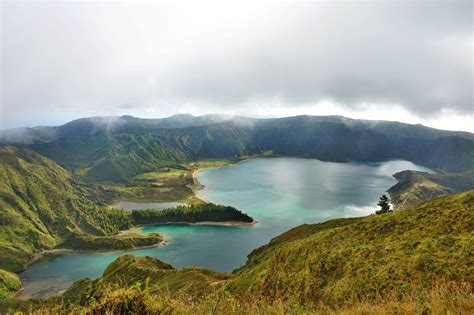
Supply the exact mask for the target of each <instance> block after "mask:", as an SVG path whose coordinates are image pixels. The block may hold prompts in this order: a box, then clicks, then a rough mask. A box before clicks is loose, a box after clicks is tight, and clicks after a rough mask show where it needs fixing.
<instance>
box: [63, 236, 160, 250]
mask: <svg viewBox="0 0 474 315" xmlns="http://www.w3.org/2000/svg"><path fill="white" fill-rule="evenodd" d="M161 241H163V238H162V237H161V235H160V234H158V233H150V234H146V235H144V234H139V233H122V234H117V235H111V236H92V235H89V234H81V235H77V234H72V235H71V236H70V237H69V238H68V239H67V240H66V241H65V242H64V243H62V244H61V248H68V249H74V250H88V251H89V250H91V251H92V250H93V251H101V250H127V249H134V248H140V247H146V246H155V245H158V244H159V243H160V242H161Z"/></svg>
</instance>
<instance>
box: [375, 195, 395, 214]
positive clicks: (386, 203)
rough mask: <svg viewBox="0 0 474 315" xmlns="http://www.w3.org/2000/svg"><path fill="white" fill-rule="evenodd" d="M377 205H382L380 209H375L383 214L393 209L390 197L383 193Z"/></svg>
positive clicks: (377, 212) (376, 212)
mask: <svg viewBox="0 0 474 315" xmlns="http://www.w3.org/2000/svg"><path fill="white" fill-rule="evenodd" d="M377 205H378V206H379V207H380V210H378V211H375V214H382V213H387V212H391V211H392V209H390V198H388V197H387V196H386V195H382V197H380V199H379V202H378V203H377Z"/></svg>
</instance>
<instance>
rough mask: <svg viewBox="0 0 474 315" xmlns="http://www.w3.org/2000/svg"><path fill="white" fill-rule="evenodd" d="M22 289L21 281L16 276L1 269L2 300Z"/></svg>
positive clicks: (0, 291)
mask: <svg viewBox="0 0 474 315" xmlns="http://www.w3.org/2000/svg"><path fill="white" fill-rule="evenodd" d="M20 287H21V281H20V278H19V277H18V276H17V275H16V274H14V273H13V272H9V271H6V270H2V269H0V299H4V298H8V297H11V296H12V295H14V294H15V293H16V292H17V291H18V290H20Z"/></svg>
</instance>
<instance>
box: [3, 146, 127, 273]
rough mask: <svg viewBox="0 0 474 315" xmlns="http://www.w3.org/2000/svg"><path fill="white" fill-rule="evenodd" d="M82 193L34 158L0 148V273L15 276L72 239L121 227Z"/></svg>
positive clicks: (68, 179)
mask: <svg viewBox="0 0 474 315" xmlns="http://www.w3.org/2000/svg"><path fill="white" fill-rule="evenodd" d="M93 198H94V196H93V194H92V192H91V191H89V190H88V189H87V187H85V186H83V185H81V183H80V182H77V181H76V180H75V179H74V178H72V177H71V175H70V173H68V172H67V171H66V170H64V169H63V168H61V167H60V166H58V165H57V164H56V163H54V162H53V161H51V160H49V159H47V158H45V157H43V156H41V155H39V154H38V153H35V152H32V151H29V150H25V149H19V148H15V147H11V146H7V147H3V148H0V268H4V269H7V270H13V271H18V270H21V269H23V268H24V267H25V265H26V264H27V263H28V262H29V261H30V260H31V259H32V258H33V256H34V254H35V253H36V252H38V251H41V250H44V249H49V248H52V247H55V246H56V245H58V244H60V243H61V242H62V241H64V240H65V239H67V237H69V236H70V235H71V233H85V234H92V235H108V234H113V233H116V232H117V231H118V227H119V226H120V224H122V223H123V222H116V221H115V220H117V219H118V220H119V221H120V218H119V217H112V216H109V211H108V209H107V207H106V206H103V205H100V203H99V204H97V203H96V202H93V201H92V199H93Z"/></svg>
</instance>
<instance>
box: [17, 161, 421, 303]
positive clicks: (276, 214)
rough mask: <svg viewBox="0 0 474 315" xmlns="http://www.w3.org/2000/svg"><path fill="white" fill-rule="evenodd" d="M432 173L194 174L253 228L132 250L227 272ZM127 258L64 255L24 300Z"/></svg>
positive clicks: (403, 164) (313, 168) (369, 166)
mask: <svg viewBox="0 0 474 315" xmlns="http://www.w3.org/2000/svg"><path fill="white" fill-rule="evenodd" d="M407 169H410V170H420V171H430V170H428V169H426V168H424V167H421V166H418V165H415V164H413V163H411V162H407V161H386V162H381V163H329V162H322V161H318V160H310V159H294V158H278V159H254V160H248V161H244V162H242V163H239V164H237V165H233V166H228V167H223V168H218V169H209V170H205V171H200V172H199V173H198V180H199V182H200V183H201V184H202V185H204V189H203V190H201V191H199V194H200V195H202V197H203V198H205V199H207V200H209V201H212V202H214V203H220V204H226V205H232V206H235V207H237V208H239V209H241V210H242V211H244V212H246V213H248V214H249V215H251V216H252V217H254V218H255V219H256V220H258V222H259V223H258V224H256V225H254V226H246V227H227V226H190V225H162V226H146V227H143V228H142V230H143V232H144V233H151V232H159V233H162V234H164V236H165V239H166V240H167V241H168V244H167V245H165V246H160V247H156V248H148V249H143V250H135V251H129V252H133V254H135V255H149V256H153V257H157V258H159V259H162V260H165V261H167V262H169V263H171V264H173V265H175V266H177V267H183V266H188V265H196V266H202V267H208V268H212V269H216V270H219V271H231V270H233V269H235V268H237V267H239V266H241V265H242V264H243V263H245V260H246V256H247V255H248V254H249V253H250V252H251V251H252V250H253V249H255V248H257V247H259V246H261V245H263V244H265V243H267V242H268V241H269V240H270V239H271V238H272V237H274V236H276V235H278V234H280V233H282V232H284V231H286V230H288V229H289V228H292V227H294V226H297V225H300V224H302V223H314V222H322V221H325V220H328V219H332V218H340V217H353V216H363V215H367V214H370V213H373V212H374V211H375V209H376V203H377V200H378V198H379V196H380V195H381V194H382V193H384V192H385V191H386V190H387V189H388V188H389V187H390V186H392V185H394V184H395V183H396V181H395V180H394V179H393V177H392V176H391V175H392V174H393V173H396V172H398V171H401V170H407ZM123 253H125V252H115V253H68V254H64V255H62V256H58V257H54V258H51V259H48V260H44V261H40V262H37V263H34V264H33V265H31V267H29V268H28V269H27V270H26V271H25V272H23V273H21V275H20V277H21V278H22V279H23V281H24V287H25V291H24V293H23V297H30V296H34V297H44V296H47V295H50V294H52V293H55V292H58V291H60V290H61V289H64V288H66V287H67V286H69V285H70V284H71V283H72V282H74V281H75V280H77V279H80V278H85V277H89V278H95V277H98V276H100V275H101V273H102V271H103V270H104V269H105V267H106V266H107V265H108V264H109V263H111V262H112V261H113V260H114V259H115V258H117V257H118V256H120V255H122V254H123Z"/></svg>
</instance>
